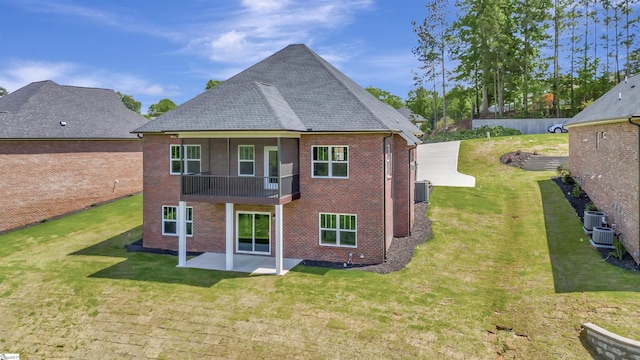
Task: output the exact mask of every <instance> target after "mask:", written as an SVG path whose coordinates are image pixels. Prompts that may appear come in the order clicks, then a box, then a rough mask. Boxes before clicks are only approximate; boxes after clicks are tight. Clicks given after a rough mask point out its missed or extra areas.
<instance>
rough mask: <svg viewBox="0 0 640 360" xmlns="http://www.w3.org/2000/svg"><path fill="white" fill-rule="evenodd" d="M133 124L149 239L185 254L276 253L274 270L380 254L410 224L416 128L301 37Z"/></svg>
mask: <svg viewBox="0 0 640 360" xmlns="http://www.w3.org/2000/svg"><path fill="white" fill-rule="evenodd" d="M135 132H136V133H141V134H143V139H144V140H143V144H144V150H143V152H144V234H143V245H144V246H145V247H152V248H162V249H172V250H179V253H180V257H179V263H181V264H183V263H184V253H185V249H186V250H189V251H201V252H214V253H224V254H225V256H226V261H227V262H226V269H227V270H232V269H233V256H234V254H251V255H264V256H271V257H275V264H276V273H278V274H281V273H282V260H283V257H286V258H299V259H306V260H318V261H330V262H341V263H342V262H349V261H351V262H352V263H354V264H357V263H367V264H370V263H380V262H383V261H384V259H385V254H386V251H387V250H388V248H389V246H390V244H391V241H392V240H393V238H394V236H395V237H403V236H407V235H409V233H410V232H411V227H412V225H413V218H414V208H413V203H414V201H413V196H414V195H413V187H414V181H415V170H416V163H415V159H416V146H417V144H418V143H419V142H420V140H419V138H418V137H417V136H419V135H420V134H421V133H420V131H419V130H418V129H417V128H416V127H415V126H414V125H413V124H411V123H410V122H409V121H408V120H407V119H406V118H404V117H403V116H402V115H401V114H400V113H398V112H397V111H396V110H394V109H393V108H391V107H390V106H388V105H386V104H384V103H382V102H381V101H379V100H378V99H376V98H375V97H373V96H372V95H371V94H369V93H368V92H366V91H365V90H364V89H363V88H361V87H360V86H358V85H357V84H356V83H355V82H353V81H352V80H351V79H349V78H348V77H347V76H345V75H344V74H343V73H341V72H340V71H339V70H337V69H336V68H335V67H333V66H332V65H331V64H329V63H328V62H327V61H325V60H324V59H323V58H321V57H320V56H318V55H317V54H316V53H314V52H313V51H312V50H310V49H309V48H308V47H306V46H305V45H290V46H287V47H286V48H284V49H282V50H280V51H279V52H277V53H275V54H273V55H272V56H270V57H268V58H266V59H265V60H263V61H261V62H259V63H257V64H255V65H253V66H251V67H249V68H248V69H246V70H244V71H242V72H240V73H239V74H237V75H235V76H233V77H232V78H230V79H228V80H226V81H224V82H222V83H221V84H220V85H218V86H216V87H213V88H211V89H209V90H208V91H206V92H204V93H202V94H200V95H198V96H197V97H195V98H194V99H192V100H190V101H188V102H186V103H184V104H183V105H181V106H179V107H177V108H176V109H174V110H172V111H170V112H168V113H166V114H164V115H162V116H160V117H158V118H157V119H155V120H153V121H151V122H149V123H148V124H146V125H145V126H143V127H141V128H140V129H137V130H136V131H135ZM181 206H182V207H184V209H186V210H184V212H183V211H181V210H180V209H182V207H181ZM181 214H183V215H181ZM181 224H182V225H181ZM180 229H182V230H180ZM180 234H182V236H179V235H180Z"/></svg>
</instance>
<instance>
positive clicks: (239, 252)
mask: <svg viewBox="0 0 640 360" xmlns="http://www.w3.org/2000/svg"><path fill="white" fill-rule="evenodd" d="M240 214H250V215H254V216H255V215H269V251H268V252H266V251H246V250H240V249H239V245H240V244H239V242H238V234H240V229H239V226H240ZM254 220H255V218H254ZM272 220H273V216H272V214H271V213H270V212H263V211H236V226H235V228H236V238H235V243H236V244H235V245H236V246H235V248H236V253H238V254H254V255H271V245H272V244H271V221H272ZM254 225H255V224H254ZM255 230H256V229H255V226H254V228H253V232H254V233H253V242H254V243H255V241H256V239H255Z"/></svg>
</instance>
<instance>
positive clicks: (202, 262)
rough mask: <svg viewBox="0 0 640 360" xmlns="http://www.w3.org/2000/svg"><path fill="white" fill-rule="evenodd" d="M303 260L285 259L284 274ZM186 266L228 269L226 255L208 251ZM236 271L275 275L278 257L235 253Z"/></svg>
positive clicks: (234, 263)
mask: <svg viewBox="0 0 640 360" xmlns="http://www.w3.org/2000/svg"><path fill="white" fill-rule="evenodd" d="M301 262H302V259H290V258H284V259H283V264H282V268H283V275H284V274H286V273H287V272H288V271H289V270H291V269H293V268H294V267H296V265H298V264H299V263H301ZM184 267H188V268H196V269H206V270H221V271H227V270H226V255H225V254H221V253H211V252H206V253H204V254H202V255H198V256H196V257H194V258H192V259H189V260H188V261H187V263H186V264H185V266H184ZM231 271H236V272H244V273H250V274H251V275H275V274H276V258H274V257H270V256H262V255H244V254H233V270H231Z"/></svg>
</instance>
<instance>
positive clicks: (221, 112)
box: [136, 45, 420, 144]
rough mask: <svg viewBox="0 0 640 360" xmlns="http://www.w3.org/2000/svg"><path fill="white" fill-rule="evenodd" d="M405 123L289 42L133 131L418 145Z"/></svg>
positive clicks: (334, 70) (383, 104)
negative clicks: (357, 134) (345, 135)
mask: <svg viewBox="0 0 640 360" xmlns="http://www.w3.org/2000/svg"><path fill="white" fill-rule="evenodd" d="M405 123H407V124H405ZM411 126H413V125H411V124H410V122H409V121H408V120H407V119H405V118H404V117H403V116H402V115H401V114H400V113H398V112H397V111H395V110H394V109H393V108H391V107H389V106H388V105H387V104H385V103H383V102H381V101H380V100H378V99H376V98H375V97H374V96H372V95H371V94H369V93H368V92H367V91H366V90H364V89H363V88H362V87H360V86H358V85H357V84H356V83H355V82H354V81H353V80H351V79H349V78H348V77H347V76H346V75H344V74H343V73H342V72H340V71H339V70H338V69H336V68H335V67H334V66H332V65H331V64H329V63H328V62H327V61H326V60H324V59H323V58H321V57H320V56H319V55H317V54H316V53H314V52H313V51H311V50H310V49H309V48H308V47H306V46H305V45H289V46H287V47H285V48H284V49H282V50H280V51H278V52H277V53H275V54H273V55H271V56H270V57H268V58H266V59H264V60H262V61H260V62H259V63H257V64H255V65H253V66H251V67H249V68H247V69H246V70H244V71H242V72H240V73H239V74H237V75H235V76H233V77H231V78H230V79H228V80H226V81H224V82H222V83H221V84H220V85H218V86H215V87H213V88H211V89H209V90H208V91H206V92H204V93H202V94H200V95H198V96H196V97H195V98H194V99H192V100H190V101H188V102H186V103H184V104H182V105H181V106H179V107H177V108H176V109H174V110H172V111H170V112H168V113H166V114H164V115H162V116H160V117H158V118H157V119H155V120H153V121H152V122H150V123H149V124H147V125H145V126H143V127H141V128H140V129H138V130H136V131H137V132H163V131H202V130H208V131H222V130H255V131H261V130H291V131H322V132H345V131H347V132H348V131H395V132H399V133H403V134H404V135H405V136H406V138H407V139H408V141H409V142H410V143H412V144H414V143H418V142H420V140H419V139H418V138H417V137H416V136H415V133H414V132H413V131H407V129H410V128H411Z"/></svg>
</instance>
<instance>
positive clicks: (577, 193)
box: [571, 184, 582, 198]
mask: <svg viewBox="0 0 640 360" xmlns="http://www.w3.org/2000/svg"><path fill="white" fill-rule="evenodd" d="M571 193H572V194H573V197H574V198H579V197H580V195H582V190H580V185H578V184H575V185H573V190H571Z"/></svg>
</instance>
